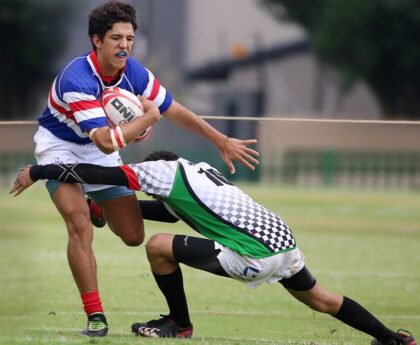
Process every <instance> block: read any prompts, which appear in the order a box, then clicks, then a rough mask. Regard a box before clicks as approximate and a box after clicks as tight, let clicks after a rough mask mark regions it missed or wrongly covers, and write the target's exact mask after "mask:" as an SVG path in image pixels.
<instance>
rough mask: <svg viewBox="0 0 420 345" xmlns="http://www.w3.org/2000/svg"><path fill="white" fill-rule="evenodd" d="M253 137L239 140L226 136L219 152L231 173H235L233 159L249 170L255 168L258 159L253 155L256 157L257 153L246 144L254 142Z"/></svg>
mask: <svg viewBox="0 0 420 345" xmlns="http://www.w3.org/2000/svg"><path fill="white" fill-rule="evenodd" d="M256 143H257V141H256V140H255V139H249V140H239V139H236V138H226V139H225V141H224V142H223V144H222V146H221V147H220V154H221V156H222V158H223V161H224V162H225V163H226V165H227V166H228V169H229V172H230V173H231V174H234V173H235V167H234V165H233V161H234V160H236V161H238V162H239V163H241V164H242V165H243V166H245V167H247V168H248V169H250V170H255V165H258V163H259V162H258V160H257V159H256V158H254V157H253V156H256V157H258V156H259V153H258V152H257V151H255V150H253V149H250V148H249V147H247V146H248V145H252V144H256Z"/></svg>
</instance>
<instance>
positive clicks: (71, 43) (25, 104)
mask: <svg viewBox="0 0 420 345" xmlns="http://www.w3.org/2000/svg"><path fill="white" fill-rule="evenodd" d="M103 2H104V1H98V0H73V1H71V2H67V1H66V2H64V1H58V0H0V28H1V29H2V32H3V33H5V34H4V36H3V47H4V48H3V54H2V55H1V60H2V63H1V64H0V68H1V71H0V87H1V92H0V101H1V104H2V108H1V110H0V120H1V121H10V120H13V121H16V120H19V121H20V120H27V121H32V122H28V123H24V124H16V123H15V122H13V123H2V124H1V125H0V178H1V180H2V181H9V180H10V176H11V175H14V173H15V172H16V169H17V168H18V167H19V166H20V165H22V164H23V163H27V162H31V161H33V142H32V136H33V134H34V132H35V130H36V124H34V123H33V121H35V120H36V118H37V117H38V116H39V115H40V114H41V112H42V111H43V108H44V107H45V105H46V97H47V93H48V90H49V87H50V84H51V82H52V80H53V78H54V77H55V75H56V73H57V72H58V71H59V69H60V67H61V66H62V65H63V64H65V63H66V61H68V60H70V59H72V58H74V57H75V56H78V55H80V54H82V53H84V52H86V51H88V50H90V42H89V38H88V35H87V16H88V14H89V12H90V10H91V9H93V8H94V7H95V6H97V5H98V4H100V3H103ZM129 2H131V3H132V4H133V5H134V6H135V7H136V9H137V17H138V18H137V20H138V24H139V29H138V31H137V34H136V41H135V48H134V51H133V56H134V57H135V58H136V59H138V60H139V61H140V62H142V63H143V64H144V65H145V66H147V67H148V68H149V69H151V70H152V71H153V72H154V73H155V75H156V76H157V77H158V79H159V80H160V82H161V83H162V85H164V86H165V87H166V88H167V89H168V90H170V92H171V94H172V95H173V96H174V98H175V99H176V100H178V101H179V102H181V103H182V104H183V105H185V106H187V107H189V108H190V109H191V110H193V111H195V112H196V113H197V114H199V115H211V116H212V117H211V120H209V122H210V123H211V124H212V125H214V126H215V127H217V128H218V129H219V130H221V131H222V132H224V133H225V134H227V135H229V136H233V137H237V138H241V139H247V138H257V139H258V146H257V147H256V148H257V149H258V150H259V151H260V152H261V164H260V166H259V168H258V169H257V171H256V172H249V171H247V170H246V169H243V168H240V167H238V169H237V170H238V173H237V174H236V175H235V176H234V178H235V179H241V180H250V181H262V182H268V183H278V184H292V185H298V186H326V187H330V186H340V187H346V188H347V187H349V188H353V187H361V188H366V187H368V188H399V189H408V190H413V189H418V188H419V187H420V140H419V138H420V129H419V126H418V125H416V124H415V123H408V122H404V121H405V120H418V118H419V117H420V97H419V95H420V50H419V49H418V37H420V3H419V1H416V0H398V1H396V0H370V1H364V0H347V1H339V0H312V1H310V2H308V1H300V0H229V1H223V0H213V1H206V0H173V1H169V0H138V1H129ZM213 116H215V117H222V116H223V120H222V119H217V118H216V119H214V118H213ZM225 116H229V117H231V119H230V120H226V119H224V118H225ZM242 117H251V118H253V120H245V119H242V120H241V119H240V118H242ZM235 118H236V120H235ZM238 118H239V120H238ZM301 119H308V121H302V120H301ZM316 119H318V120H319V119H321V120H324V121H322V122H319V121H315V120H316ZM343 119H347V120H348V119H350V120H357V121H354V122H349V121H345V122H341V121H340V120H343ZM327 120H332V121H327ZM380 120H385V121H387V122H384V123H380V122H379V121H380ZM392 120H394V121H392ZM396 120H397V121H400V122H398V123H395V121H396ZM155 149H171V150H174V151H177V152H179V153H180V154H181V155H183V156H186V157H187V158H190V159H191V160H197V159H200V160H207V161H210V162H211V163H212V164H214V165H216V166H217V167H218V168H219V169H221V170H222V171H223V172H226V170H225V167H224V165H223V163H222V162H221V159H220V158H219V156H218V152H217V151H216V149H215V148H214V147H213V146H212V145H210V144H209V143H207V142H205V141H204V140H203V139H201V138H199V137H197V136H195V135H193V134H190V133H188V134H186V132H185V131H183V130H181V129H175V128H174V127H173V125H172V124H170V123H169V122H168V121H164V120H163V121H161V122H160V123H159V124H157V125H156V126H155V128H154V129H153V133H152V136H151V138H150V139H149V140H148V141H147V142H145V143H141V144H135V145H131V147H129V148H128V149H126V151H125V152H124V153H123V155H124V158H125V160H126V162H134V161H139V160H140V159H141V158H143V157H144V156H145V155H146V154H147V153H148V152H150V151H151V150H155Z"/></svg>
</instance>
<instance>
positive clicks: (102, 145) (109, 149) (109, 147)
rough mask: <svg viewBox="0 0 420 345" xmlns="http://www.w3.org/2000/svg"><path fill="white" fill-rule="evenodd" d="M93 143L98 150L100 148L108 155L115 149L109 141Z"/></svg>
mask: <svg viewBox="0 0 420 345" xmlns="http://www.w3.org/2000/svg"><path fill="white" fill-rule="evenodd" d="M95 144H96V146H97V148H98V149H99V150H101V151H102V152H103V153H105V154H107V155H109V154H111V153H113V152H114V151H115V149H114V146H113V145H112V143H111V142H109V143H107V142H104V143H95Z"/></svg>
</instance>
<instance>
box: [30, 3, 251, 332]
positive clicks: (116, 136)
mask: <svg viewBox="0 0 420 345" xmlns="http://www.w3.org/2000/svg"><path fill="white" fill-rule="evenodd" d="M136 28H137V24H136V17H135V10H134V8H133V7H132V6H131V5H129V4H125V3H121V2H118V1H109V2H106V3H104V4H102V5H100V6H98V7H97V8H96V9H94V10H93V11H92V12H91V14H90V16H89V36H90V39H91V43H92V46H93V49H92V51H91V52H88V53H86V54H84V55H82V56H79V57H77V58H75V59H73V60H72V61H71V62H69V63H68V64H67V65H66V66H64V67H63V69H62V70H61V71H60V72H59V74H58V75H57V77H56V78H55V80H54V82H53V84H52V86H51V89H50V91H49V96H48V102H47V103H48V104H47V107H46V109H45V111H44V113H43V114H42V116H41V117H40V118H39V129H38V131H37V133H36V134H35V137H34V140H35V143H36V148H35V156H36V159H37V162H38V163H39V164H49V163H87V162H89V163H95V164H101V165H104V166H115V165H120V164H122V162H121V158H120V156H119V153H118V150H120V149H122V148H123V147H125V146H126V145H127V144H129V143H131V142H132V141H133V140H134V139H135V138H136V137H137V135H138V133H141V132H142V131H144V129H145V128H147V127H149V126H150V125H152V124H154V123H155V122H156V121H158V120H159V118H160V114H162V115H163V116H165V117H166V118H168V119H169V120H170V121H172V122H173V123H175V124H176V125H178V126H180V127H183V128H185V129H188V130H190V131H192V132H195V133H196V134H199V135H201V136H202V137H204V138H206V139H208V140H210V141H211V142H212V143H214V144H215V145H216V146H217V148H218V149H219V150H220V153H221V155H222V157H223V160H224V161H225V162H226V164H227V165H228V167H229V170H230V171H231V172H234V167H233V164H232V161H233V160H238V161H239V162H240V163H242V164H244V165H245V166H247V167H248V168H250V169H253V165H254V164H257V163H258V161H257V160H256V159H255V158H254V157H253V156H254V155H257V152H255V151H254V150H252V149H250V148H248V147H247V145H249V144H252V143H255V140H245V141H242V140H238V139H235V138H228V137H226V136H225V135H223V134H222V133H220V132H218V131H217V130H216V129H214V128H213V127H212V126H210V125H209V124H208V123H207V122H205V121H204V120H202V119H201V118H200V117H198V116H197V115H196V114H194V113H193V112H191V111H190V110H188V109H187V108H185V107H183V106H182V105H181V104H179V103H177V102H176V101H175V100H173V99H172V97H171V95H170V93H169V92H168V91H167V90H166V89H165V88H164V87H163V86H162V85H161V84H160V83H159V81H158V80H157V79H156V78H155V76H154V75H153V73H152V72H151V71H149V70H148V69H147V68H145V67H144V66H142V65H141V64H140V63H138V62H137V61H135V60H134V59H133V58H131V57H130V56H129V55H130V52H131V50H132V47H133V42H134V33H135V30H136ZM111 86H118V87H120V88H123V89H127V90H129V91H131V92H133V93H134V94H136V95H140V96H142V97H143V104H144V107H145V110H146V114H145V116H142V117H139V118H137V119H135V120H134V121H132V122H129V123H126V124H122V125H121V126H119V127H117V128H115V129H112V130H111V129H110V128H109V127H108V125H107V121H106V117H105V113H104V111H103V109H102V107H101V105H100V102H99V99H100V97H101V95H102V92H103V91H104V90H105V89H106V88H107V87H111ZM152 104H153V105H154V106H153V107H152V106H151V105H152ZM47 188H48V191H49V193H50V195H51V198H52V200H53V202H54V204H55V205H56V208H57V209H58V211H59V212H60V214H61V215H62V217H63V219H64V221H65V224H66V227H67V231H68V237H69V241H68V250H67V254H68V261H69V265H70V268H71V271H72V273H73V277H74V279H75V281H76V284H77V286H78V289H79V291H80V294H81V298H82V301H83V305H84V309H85V312H86V314H87V316H88V327H87V329H86V330H84V331H83V332H82V335H87V336H105V335H106V334H107V331H108V327H107V321H106V318H105V315H104V313H103V308H102V303H101V300H100V295H99V292H98V284H97V277H96V262H95V256H94V253H93V250H92V239H93V232H92V225H91V223H90V220H89V209H88V206H87V204H86V199H85V196H84V193H86V194H88V195H89V196H90V197H91V198H92V199H93V200H95V202H96V203H98V204H99V205H100V207H101V209H102V211H103V212H104V214H105V217H106V219H107V221H108V224H109V226H110V228H111V229H112V231H113V232H114V233H115V234H116V235H118V236H119V237H120V238H121V239H122V240H123V242H124V243H126V244H127V245H130V246H138V245H140V244H141V243H142V242H143V239H144V229H143V222H142V218H141V217H138V213H139V205H138V203H137V200H136V197H135V195H134V193H133V191H131V190H129V189H127V188H125V187H121V186H110V185H100V186H90V185H88V184H84V185H83V186H80V185H70V184H63V183H61V184H60V183H58V182H56V181H48V182H47Z"/></svg>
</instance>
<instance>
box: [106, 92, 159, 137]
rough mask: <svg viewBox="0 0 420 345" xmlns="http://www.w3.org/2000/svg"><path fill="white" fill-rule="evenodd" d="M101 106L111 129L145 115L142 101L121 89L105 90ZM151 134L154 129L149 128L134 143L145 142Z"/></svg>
mask: <svg viewBox="0 0 420 345" xmlns="http://www.w3.org/2000/svg"><path fill="white" fill-rule="evenodd" d="M101 104H102V108H103V109H104V111H105V115H106V117H107V120H108V123H109V126H110V127H117V126H119V125H121V124H123V123H127V122H130V121H132V120H134V119H135V118H137V117H139V116H142V115H143V114H144V110H143V105H142V103H141V101H140V99H139V98H138V97H137V96H136V95H134V94H133V93H131V92H130V91H127V90H124V89H121V88H119V87H110V88H107V89H105V90H104V92H103V93H102V97H101ZM151 132H152V127H148V128H147V129H145V130H144V131H143V132H142V133H140V134H139V136H138V137H137V138H136V139H135V140H134V141H135V142H140V141H145V140H146V139H147V138H149V136H150V133H151Z"/></svg>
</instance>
